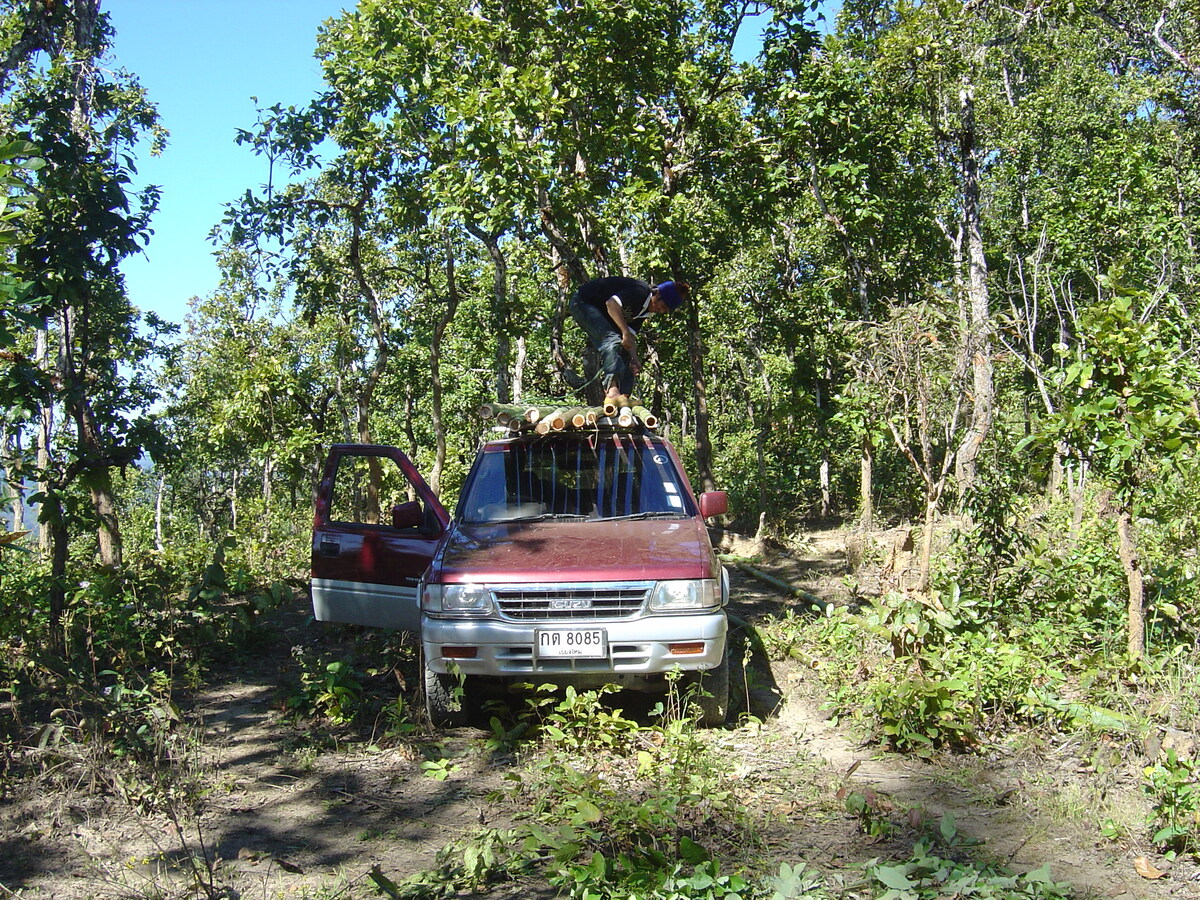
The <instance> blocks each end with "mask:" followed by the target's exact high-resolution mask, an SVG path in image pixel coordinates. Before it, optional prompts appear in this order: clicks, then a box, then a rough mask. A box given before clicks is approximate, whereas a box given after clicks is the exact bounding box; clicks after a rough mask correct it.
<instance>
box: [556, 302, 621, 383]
mask: <svg viewBox="0 0 1200 900" xmlns="http://www.w3.org/2000/svg"><path fill="white" fill-rule="evenodd" d="M570 309H571V318H573V319H574V320H575V321H576V323H578V325H579V327H580V328H582V329H583V333H584V334H586V335H587V336H588V340H589V341H590V342H591V344H592V347H593V348H595V350H596V352H597V353H598V354H599V355H600V367H601V370H602V371H603V372H604V388H605V391H606V393H607V395H608V396H609V397H615V396H616V395H617V394H625V395H628V394H629V393H630V392H631V391H632V390H633V371H632V370H631V369H630V368H629V354H628V352H626V350H625V348H624V347H622V346H621V333H620V332H619V331H617V327H616V326H615V325H613V323H612V320H611V319H609V318H608V316H606V315H605V314H604V313H603V312H602V311H601V310H600V309H598V308H597V307H595V306H592V305H591V304H590V303H582V302H580V300H579V298H578V296H576V297H573V298H572V299H571V306H570Z"/></svg>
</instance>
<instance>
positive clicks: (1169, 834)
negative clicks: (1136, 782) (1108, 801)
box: [1143, 748, 1200, 853]
mask: <svg viewBox="0 0 1200 900" xmlns="http://www.w3.org/2000/svg"><path fill="white" fill-rule="evenodd" d="M1145 775H1146V782H1145V784H1144V785H1143V787H1144V789H1145V792H1146V795H1147V796H1148V797H1149V798H1150V801H1151V804H1152V809H1151V819H1150V825H1151V827H1152V828H1153V829H1154V837H1153V840H1154V843H1155V844H1158V845H1159V846H1160V847H1162V848H1164V849H1166V850H1169V851H1172V852H1176V853H1198V852H1200V766H1198V765H1197V764H1196V763H1195V762H1193V761H1192V760H1190V759H1186V758H1183V757H1180V756H1179V755H1178V754H1177V753H1176V752H1175V750H1174V749H1173V748H1172V749H1168V750H1167V756H1166V759H1165V760H1164V761H1163V762H1159V763H1155V764H1154V765H1152V766H1147V767H1146V770H1145Z"/></svg>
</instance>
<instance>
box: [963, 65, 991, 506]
mask: <svg viewBox="0 0 1200 900" xmlns="http://www.w3.org/2000/svg"><path fill="white" fill-rule="evenodd" d="M960 97H961V104H962V105H961V116H962V135H961V137H962V159H961V162H962V201H963V231H964V236H965V238H966V244H967V248H966V250H967V253H966V256H967V260H966V261H967V301H968V302H967V304H966V322H965V323H964V326H963V327H964V336H965V340H964V341H963V352H964V353H967V354H969V358H970V362H971V375H972V379H971V380H972V386H973V390H972V394H971V425H970V428H968V429H967V433H966V435H964V437H963V440H962V443H961V444H959V448H958V454H957V464H958V470H957V472H956V475H957V477H958V486H959V491H960V494H961V492H963V491H966V490H969V489H970V488H971V486H972V485H973V484H974V483H975V477H976V472H977V468H978V466H977V461H978V458H979V451H980V449H981V448H982V446H983V442H984V441H985V440H986V439H987V436H988V432H989V431H991V427H992V419H993V416H994V413H995V405H996V389H995V384H994V379H993V371H992V335H993V333H994V325H993V323H992V316H991V311H990V310H989V308H988V306H989V303H988V285H987V274H988V270H987V258H986V257H985V255H984V250H983V229H982V225H981V222H980V216H981V214H980V209H979V159H978V149H977V147H976V143H975V98H974V89H973V87H972V86H971V85H969V84H964V85H963V86H962V90H961V92H960Z"/></svg>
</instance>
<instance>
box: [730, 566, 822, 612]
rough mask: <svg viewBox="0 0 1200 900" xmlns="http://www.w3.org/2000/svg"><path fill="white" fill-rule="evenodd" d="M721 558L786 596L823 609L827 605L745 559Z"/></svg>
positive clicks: (816, 597)
mask: <svg viewBox="0 0 1200 900" xmlns="http://www.w3.org/2000/svg"><path fill="white" fill-rule="evenodd" d="M719 558H720V560H721V562H727V563H731V564H733V565H734V566H737V567H738V568H739V569H741V570H742V571H743V572H745V573H746V574H747V575H750V576H751V577H753V578H757V579H758V580H759V581H761V582H764V583H765V584H769V585H771V587H774V588H778V589H779V590H781V591H783V592H784V593H785V594H791V595H792V596H793V597H799V598H800V599H801V600H807V601H808V602H809V603H815V604H817V605H818V606H822V607H823V606H824V605H825V602H826V601H825V600H823V599H821V598H820V597H818V596H817V595H816V594H810V593H809V592H808V591H806V590H804V588H799V587H796V586H795V585H794V584H791V583H790V582H787V581H784V580H783V579H782V578H776V577H775V576H774V575H768V574H767V573H766V572H764V571H763V570H762V569H756V568H755V567H754V566H752V565H750V563H748V562H746V561H745V560H744V559H740V558H738V557H736V556H725V555H722V556H720V557H719Z"/></svg>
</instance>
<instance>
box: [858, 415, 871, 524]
mask: <svg viewBox="0 0 1200 900" xmlns="http://www.w3.org/2000/svg"><path fill="white" fill-rule="evenodd" d="M858 494H859V506H858V523H859V525H861V526H862V527H863V528H870V527H871V526H872V525H873V524H874V522H875V445H874V444H873V443H872V441H871V435H869V434H864V435H863V437H862V443H861V444H860V446H859V457H858Z"/></svg>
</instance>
